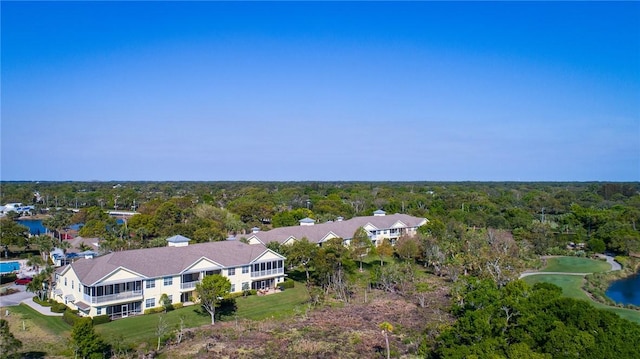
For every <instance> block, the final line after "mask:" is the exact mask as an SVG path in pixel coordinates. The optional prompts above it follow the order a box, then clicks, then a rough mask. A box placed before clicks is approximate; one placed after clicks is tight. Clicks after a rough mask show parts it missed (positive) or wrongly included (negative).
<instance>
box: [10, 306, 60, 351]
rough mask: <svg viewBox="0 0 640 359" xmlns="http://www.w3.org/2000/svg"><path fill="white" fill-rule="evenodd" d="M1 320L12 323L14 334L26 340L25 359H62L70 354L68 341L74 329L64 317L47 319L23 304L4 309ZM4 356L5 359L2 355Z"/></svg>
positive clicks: (23, 343) (24, 347) (24, 346)
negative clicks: (64, 320)
mask: <svg viewBox="0 0 640 359" xmlns="http://www.w3.org/2000/svg"><path fill="white" fill-rule="evenodd" d="M7 310H8V311H9V316H7V315H6V311H7ZM1 318H2V319H5V320H7V321H8V322H9V328H10V331H11V333H13V335H14V336H15V337H16V338H17V339H19V340H20V341H22V349H21V350H20V351H21V353H22V354H23V356H22V357H23V358H45V357H46V358H61V357H67V356H68V355H69V354H70V352H69V351H68V348H67V338H68V336H69V334H70V332H71V327H70V326H69V325H67V324H66V323H65V322H63V321H62V319H60V317H50V316H44V315H42V314H40V313H38V312H37V311H35V310H33V309H32V308H31V307H29V306H28V305H25V304H20V305H18V306H12V307H8V308H2V315H1ZM45 355H46V356H45ZM0 357H3V356H2V353H0Z"/></svg>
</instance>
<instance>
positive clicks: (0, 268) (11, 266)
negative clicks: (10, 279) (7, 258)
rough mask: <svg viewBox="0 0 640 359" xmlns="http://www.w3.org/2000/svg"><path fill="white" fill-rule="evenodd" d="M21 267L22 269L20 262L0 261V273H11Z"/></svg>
mask: <svg viewBox="0 0 640 359" xmlns="http://www.w3.org/2000/svg"><path fill="white" fill-rule="evenodd" d="M19 269H20V263H19V262H1V263H0V274H5V273H11V272H13V271H16V270H19Z"/></svg>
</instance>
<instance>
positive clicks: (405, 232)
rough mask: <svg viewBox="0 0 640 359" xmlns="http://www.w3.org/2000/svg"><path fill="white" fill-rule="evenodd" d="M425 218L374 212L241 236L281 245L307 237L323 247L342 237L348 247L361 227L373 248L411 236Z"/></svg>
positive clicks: (262, 242)
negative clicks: (333, 239)
mask: <svg viewBox="0 0 640 359" xmlns="http://www.w3.org/2000/svg"><path fill="white" fill-rule="evenodd" d="M427 222H428V221H427V219H426V218H420V217H414V216H410V215H407V214H399V213H396V214H391V215H387V214H386V213H385V212H384V211H382V210H377V211H375V212H374V214H373V216H363V217H354V218H351V219H348V220H343V219H342V218H338V219H337V220H336V221H332V222H325V223H316V222H315V220H313V219H311V218H304V219H302V220H300V225H298V226H291V227H280V228H275V229H272V230H269V231H264V232H261V231H258V230H257V228H255V229H254V231H253V233H249V234H246V235H243V236H238V237H239V238H240V239H242V238H244V239H245V240H246V241H248V242H249V243H251V244H263V245H267V244H269V242H278V243H280V244H292V243H293V242H294V241H296V240H301V239H303V238H306V239H307V240H308V241H309V242H311V243H317V244H318V245H322V243H323V242H326V241H328V240H330V239H332V238H342V239H343V240H344V242H345V244H347V245H348V244H349V242H350V240H351V238H352V237H353V235H354V233H355V232H356V230H357V229H358V228H360V227H362V228H364V229H365V230H366V231H367V233H368V235H369V238H370V239H371V241H372V242H373V244H375V245H380V244H381V243H382V241H383V240H384V239H388V240H389V241H390V242H391V244H395V242H396V241H397V240H398V238H400V237H401V236H410V237H412V236H414V235H415V234H416V233H417V229H418V227H420V226H422V225H424V224H426V223H427Z"/></svg>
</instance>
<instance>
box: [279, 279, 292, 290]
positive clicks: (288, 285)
mask: <svg viewBox="0 0 640 359" xmlns="http://www.w3.org/2000/svg"><path fill="white" fill-rule="evenodd" d="M295 285H296V282H294V281H293V279H287V280H285V281H284V282H282V283H279V284H278V287H280V289H281V290H283V289H291V288H293V287H295Z"/></svg>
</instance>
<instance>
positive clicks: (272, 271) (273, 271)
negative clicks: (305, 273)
mask: <svg viewBox="0 0 640 359" xmlns="http://www.w3.org/2000/svg"><path fill="white" fill-rule="evenodd" d="M282 273H284V268H275V269H267V270H261V271H258V272H251V278H254V277H264V276H267V275H274V274H282Z"/></svg>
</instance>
